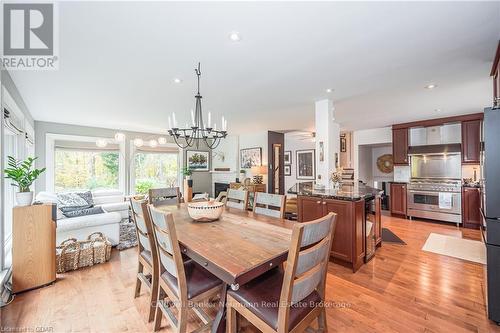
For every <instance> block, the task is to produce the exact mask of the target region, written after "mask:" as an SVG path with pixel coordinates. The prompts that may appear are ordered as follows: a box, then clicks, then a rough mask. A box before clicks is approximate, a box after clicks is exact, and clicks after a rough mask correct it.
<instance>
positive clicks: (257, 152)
mask: <svg viewBox="0 0 500 333" xmlns="http://www.w3.org/2000/svg"><path fill="white" fill-rule="evenodd" d="M261 165H262V148H260V147H258V148H246V149H241V150H240V168H241V169H250V168H251V167H254V166H261Z"/></svg>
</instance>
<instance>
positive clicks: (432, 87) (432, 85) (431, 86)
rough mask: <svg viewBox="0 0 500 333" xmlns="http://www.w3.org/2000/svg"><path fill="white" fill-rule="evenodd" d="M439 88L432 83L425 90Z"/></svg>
mask: <svg viewBox="0 0 500 333" xmlns="http://www.w3.org/2000/svg"><path fill="white" fill-rule="evenodd" d="M436 87H437V84H434V83H431V84H428V85H426V86H425V89H434V88H436Z"/></svg>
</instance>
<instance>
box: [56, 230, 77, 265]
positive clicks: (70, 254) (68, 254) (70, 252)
mask: <svg viewBox="0 0 500 333" xmlns="http://www.w3.org/2000/svg"><path fill="white" fill-rule="evenodd" d="M79 256H80V243H79V242H78V241H77V240H76V238H70V239H66V240H65V241H64V242H62V243H61V245H59V246H58V247H57V248H56V263H57V273H64V272H67V271H72V270H75V269H78V259H79Z"/></svg>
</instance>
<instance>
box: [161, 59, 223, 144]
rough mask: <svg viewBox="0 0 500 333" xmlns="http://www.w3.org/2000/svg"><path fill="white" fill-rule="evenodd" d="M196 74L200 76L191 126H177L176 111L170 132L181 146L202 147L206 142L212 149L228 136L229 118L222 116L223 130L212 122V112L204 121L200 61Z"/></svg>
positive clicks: (171, 121) (171, 119)
mask: <svg viewBox="0 0 500 333" xmlns="http://www.w3.org/2000/svg"><path fill="white" fill-rule="evenodd" d="M194 71H195V73H196V76H197V77H198V93H197V94H196V96H194V98H195V100H196V106H195V111H194V112H193V110H191V126H190V127H189V126H188V125H187V124H186V126H185V127H184V128H179V126H177V119H176V117H175V113H172V118H170V116H169V117H168V127H169V130H168V134H169V135H170V136H171V137H172V138H173V139H174V141H175V143H176V144H177V146H179V148H181V149H185V148H188V147H196V148H199V147H200V143H202V142H204V143H205V144H206V146H207V147H208V148H210V149H214V148H217V146H218V145H219V144H220V142H221V140H222V139H224V138H225V137H226V136H227V120H226V119H224V117H222V121H221V125H222V126H221V130H217V124H216V123H214V124H213V125H212V124H211V114H210V112H209V113H208V119H207V123H206V124H205V123H204V122H203V113H202V111H201V95H200V76H201V70H200V63H198V68H195V70H194Z"/></svg>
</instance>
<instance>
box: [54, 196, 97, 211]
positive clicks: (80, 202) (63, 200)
mask: <svg viewBox="0 0 500 333" xmlns="http://www.w3.org/2000/svg"><path fill="white" fill-rule="evenodd" d="M57 200H58V204H59V208H60V209H61V210H62V211H63V213H66V212H69V211H73V210H79V209H83V208H90V207H92V205H89V204H88V203H87V201H85V200H84V199H83V198H82V197H81V196H80V195H78V194H77V193H58V194H57Z"/></svg>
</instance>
